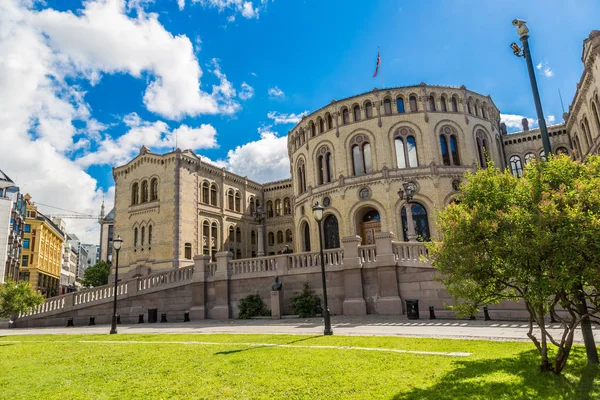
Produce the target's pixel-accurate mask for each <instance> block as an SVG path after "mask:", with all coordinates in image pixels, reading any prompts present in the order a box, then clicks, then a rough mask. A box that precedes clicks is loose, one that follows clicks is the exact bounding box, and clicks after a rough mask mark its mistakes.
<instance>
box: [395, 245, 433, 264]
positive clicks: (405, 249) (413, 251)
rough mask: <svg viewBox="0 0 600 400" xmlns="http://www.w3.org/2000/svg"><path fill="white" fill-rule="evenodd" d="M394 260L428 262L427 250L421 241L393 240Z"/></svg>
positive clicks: (399, 261)
mask: <svg viewBox="0 0 600 400" xmlns="http://www.w3.org/2000/svg"><path fill="white" fill-rule="evenodd" d="M393 249H394V255H395V256H396V261H397V262H398V263H401V262H419V263H428V261H427V256H428V251H427V248H426V247H425V245H424V244H423V243H411V242H393Z"/></svg>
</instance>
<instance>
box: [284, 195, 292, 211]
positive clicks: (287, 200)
mask: <svg viewBox="0 0 600 400" xmlns="http://www.w3.org/2000/svg"><path fill="white" fill-rule="evenodd" d="M283 214H284V215H292V203H291V201H290V198H289V197H286V198H285V199H283Z"/></svg>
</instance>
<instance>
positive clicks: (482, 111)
mask: <svg viewBox="0 0 600 400" xmlns="http://www.w3.org/2000/svg"><path fill="white" fill-rule="evenodd" d="M486 108H487V103H483V104H482V105H481V116H482V117H483V118H484V119H487V112H486V111H485V109H486Z"/></svg>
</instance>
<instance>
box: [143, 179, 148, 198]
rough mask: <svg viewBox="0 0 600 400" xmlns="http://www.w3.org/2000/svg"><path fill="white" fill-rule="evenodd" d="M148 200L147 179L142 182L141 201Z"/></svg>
mask: <svg viewBox="0 0 600 400" xmlns="http://www.w3.org/2000/svg"><path fill="white" fill-rule="evenodd" d="M147 201H148V181H143V182H142V203H145V202H147Z"/></svg>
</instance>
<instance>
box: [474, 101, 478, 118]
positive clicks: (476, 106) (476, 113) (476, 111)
mask: <svg viewBox="0 0 600 400" xmlns="http://www.w3.org/2000/svg"><path fill="white" fill-rule="evenodd" d="M474 106H475V116H476V117H479V103H475V104H474Z"/></svg>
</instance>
